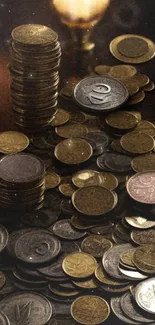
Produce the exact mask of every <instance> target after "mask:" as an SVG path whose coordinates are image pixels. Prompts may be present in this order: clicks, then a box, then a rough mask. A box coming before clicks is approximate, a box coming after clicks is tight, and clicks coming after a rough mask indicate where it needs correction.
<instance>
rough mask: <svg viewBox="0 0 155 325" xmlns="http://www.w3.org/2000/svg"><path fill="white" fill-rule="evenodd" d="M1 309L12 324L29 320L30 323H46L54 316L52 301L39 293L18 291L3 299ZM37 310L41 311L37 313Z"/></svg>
mask: <svg viewBox="0 0 155 325" xmlns="http://www.w3.org/2000/svg"><path fill="white" fill-rule="evenodd" d="M23 306H24V313H23ZM0 310H1V311H2V312H3V313H4V314H5V315H6V316H7V317H8V319H9V320H10V321H11V324H12V325H15V324H17V322H20V323H22V324H25V322H29V324H30V325H32V324H34V322H37V324H38V325H45V324H47V322H48V321H49V320H50V318H51V316H52V305H51V303H50V302H49V301H48V299H47V298H46V297H44V296H42V295H41V294H39V293H29V292H18V293H14V294H12V295H9V296H7V297H5V298H4V299H2V300H1V302H0ZM36 310H38V311H39V312H38V313H37V314H36Z"/></svg>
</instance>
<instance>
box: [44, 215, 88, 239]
mask: <svg viewBox="0 0 155 325" xmlns="http://www.w3.org/2000/svg"><path fill="white" fill-rule="evenodd" d="M50 229H51V228H49V230H50ZM52 231H53V232H54V234H55V235H56V236H58V237H60V238H64V239H68V240H77V239H80V238H82V237H84V236H85V235H86V232H82V231H78V230H76V229H74V228H73V227H72V224H71V221H70V219H65V220H59V221H57V222H56V223H55V224H54V225H53V226H52Z"/></svg>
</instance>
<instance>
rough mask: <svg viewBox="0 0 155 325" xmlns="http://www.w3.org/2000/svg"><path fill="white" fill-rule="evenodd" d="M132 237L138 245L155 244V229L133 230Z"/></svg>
mask: <svg viewBox="0 0 155 325" xmlns="http://www.w3.org/2000/svg"><path fill="white" fill-rule="evenodd" d="M131 239H132V240H133V241H134V242H135V243H136V244H138V245H143V244H154V243H155V229H154V228H153V229H146V230H133V231H132V232H131Z"/></svg>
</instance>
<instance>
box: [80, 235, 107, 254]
mask: <svg viewBox="0 0 155 325" xmlns="http://www.w3.org/2000/svg"><path fill="white" fill-rule="evenodd" d="M112 247H113V244H112V242H111V241H110V240H108V239H105V238H104V237H103V236H102V235H91V236H88V237H86V238H85V239H84V240H83V241H82V243H81V249H82V251H83V252H85V253H88V254H90V255H92V256H94V257H96V258H100V257H102V256H103V255H104V253H105V252H106V251H107V250H108V249H110V248H112Z"/></svg>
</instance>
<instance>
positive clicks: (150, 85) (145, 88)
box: [143, 81, 155, 92]
mask: <svg viewBox="0 0 155 325" xmlns="http://www.w3.org/2000/svg"><path fill="white" fill-rule="evenodd" d="M154 88H155V84H154V82H153V81H150V82H149V83H148V84H147V85H146V86H145V87H144V88H143V90H144V91H146V92H147V91H148V92H149V91H152V90H154Z"/></svg>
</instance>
